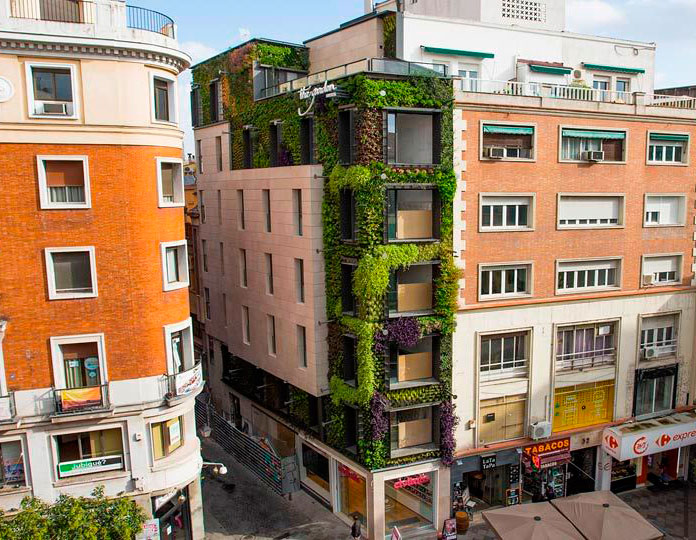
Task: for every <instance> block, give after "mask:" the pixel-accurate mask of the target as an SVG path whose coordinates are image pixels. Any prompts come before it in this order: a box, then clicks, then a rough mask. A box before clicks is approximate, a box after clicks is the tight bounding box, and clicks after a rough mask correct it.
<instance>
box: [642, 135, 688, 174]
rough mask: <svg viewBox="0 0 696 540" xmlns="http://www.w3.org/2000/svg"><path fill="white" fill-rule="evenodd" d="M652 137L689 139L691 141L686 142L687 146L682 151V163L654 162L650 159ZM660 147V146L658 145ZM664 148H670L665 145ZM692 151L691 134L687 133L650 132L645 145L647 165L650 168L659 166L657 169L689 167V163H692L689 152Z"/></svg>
mask: <svg viewBox="0 0 696 540" xmlns="http://www.w3.org/2000/svg"><path fill="white" fill-rule="evenodd" d="M652 135H686V136H687V137H689V140H688V141H686V144H685V145H684V149H683V150H682V160H681V161H654V160H651V159H650V146H651V142H650V137H651V136H652ZM666 142H667V141H663V143H666ZM658 146H660V145H658ZM663 146H670V145H668V144H663ZM690 150H691V134H690V133H689V132H687V131H667V130H665V131H658V130H650V131H648V136H647V138H646V144H645V164H646V165H650V166H657V167H688V166H689V161H690V156H689V151H690Z"/></svg>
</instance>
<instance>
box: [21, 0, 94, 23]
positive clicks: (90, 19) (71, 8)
mask: <svg viewBox="0 0 696 540" xmlns="http://www.w3.org/2000/svg"><path fill="white" fill-rule="evenodd" d="M95 12H96V5H95V3H94V2H92V1H89V0H41V1H40V2H39V1H37V0H11V2H10V17H15V18H17V19H34V20H37V21H53V22H65V23H76V24H94V22H95Z"/></svg>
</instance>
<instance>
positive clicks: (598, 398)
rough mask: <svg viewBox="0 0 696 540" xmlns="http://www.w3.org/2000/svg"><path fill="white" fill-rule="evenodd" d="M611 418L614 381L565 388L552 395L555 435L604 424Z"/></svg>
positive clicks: (612, 416) (558, 389) (612, 415)
mask: <svg viewBox="0 0 696 540" xmlns="http://www.w3.org/2000/svg"><path fill="white" fill-rule="evenodd" d="M613 418H614V381H613V380H611V381H602V382H597V383H587V384H579V385H575V386H564V387H562V388H556V390H555V392H554V405H553V431H554V432H557V431H566V430H569V429H576V428H581V427H586V426H593V425H596V424H604V423H606V422H611V421H612V420H613Z"/></svg>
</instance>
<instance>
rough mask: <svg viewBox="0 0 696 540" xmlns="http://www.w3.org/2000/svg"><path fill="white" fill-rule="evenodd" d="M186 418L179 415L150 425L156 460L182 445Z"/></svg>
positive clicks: (153, 453) (153, 452)
mask: <svg viewBox="0 0 696 540" xmlns="http://www.w3.org/2000/svg"><path fill="white" fill-rule="evenodd" d="M183 423H184V418H183V417H182V416H178V417H177V418H172V419H171V420H167V421H165V422H157V423H155V424H152V425H151V426H150V430H151V432H152V456H153V457H154V459H155V460H158V459H162V458H165V457H167V456H168V455H169V454H171V453H172V452H174V451H175V450H176V449H177V448H180V447H181V444H182V438H183Z"/></svg>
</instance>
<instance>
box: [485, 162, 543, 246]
mask: <svg viewBox="0 0 696 540" xmlns="http://www.w3.org/2000/svg"><path fill="white" fill-rule="evenodd" d="M524 161H527V160H524ZM486 197H526V198H528V199H529V205H528V207H527V208H528V210H527V225H526V226H523V227H520V226H517V225H515V226H512V227H510V226H507V225H503V226H501V227H498V226H495V225H490V226H484V225H483V206H484V204H483V200H484V198H486ZM503 206H507V205H503ZM478 214H479V226H478V229H479V232H482V233H491V232H515V231H518V232H519V231H533V230H534V229H535V227H536V193H503V192H493V193H479V211H478ZM505 216H506V213H505V212H503V219H505Z"/></svg>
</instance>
